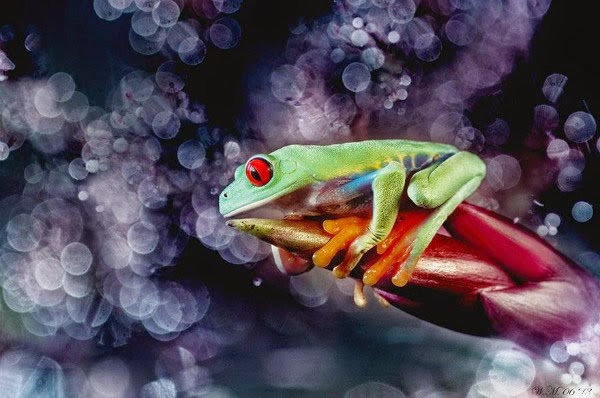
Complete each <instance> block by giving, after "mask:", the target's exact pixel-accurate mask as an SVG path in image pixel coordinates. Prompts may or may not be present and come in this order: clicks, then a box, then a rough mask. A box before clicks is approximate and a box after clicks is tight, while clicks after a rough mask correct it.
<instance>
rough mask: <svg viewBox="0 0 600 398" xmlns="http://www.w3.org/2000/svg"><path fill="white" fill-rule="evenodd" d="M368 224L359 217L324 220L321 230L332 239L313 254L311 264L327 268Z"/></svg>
mask: <svg viewBox="0 0 600 398" xmlns="http://www.w3.org/2000/svg"><path fill="white" fill-rule="evenodd" d="M368 222H369V221H368V220H367V219H364V218H360V217H344V218H338V219H335V220H325V221H324V222H323V229H324V230H325V231H326V232H327V233H330V234H332V235H333V238H331V240H330V241H329V242H327V243H326V244H325V245H324V246H323V247H321V248H320V249H319V250H317V251H316V252H315V253H314V254H313V258H312V259H313V263H314V264H315V265H316V266H318V267H322V268H325V267H327V266H328V265H329V263H331V260H332V259H333V258H334V257H335V256H336V255H337V254H338V253H339V252H340V251H342V250H346V249H347V248H348V246H350V244H351V243H352V241H354V239H356V238H357V237H358V236H359V235H361V234H362V233H363V232H364V231H365V229H366V228H367V225H368Z"/></svg>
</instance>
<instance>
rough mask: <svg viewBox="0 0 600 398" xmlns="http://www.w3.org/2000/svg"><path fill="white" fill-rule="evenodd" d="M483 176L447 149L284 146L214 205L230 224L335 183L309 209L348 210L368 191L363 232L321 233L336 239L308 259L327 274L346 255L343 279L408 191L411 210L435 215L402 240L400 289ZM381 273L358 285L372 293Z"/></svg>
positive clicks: (336, 228)
mask: <svg viewBox="0 0 600 398" xmlns="http://www.w3.org/2000/svg"><path fill="white" fill-rule="evenodd" d="M484 176H485V164H484V162H483V161H482V160H481V159H480V158H479V157H478V156H476V155H474V154H471V153H469V152H464V151H459V150H458V149H457V148H455V147H453V146H451V145H445V144H436V143H430V142H418V141H408V140H371V141H362V142H352V143H342V144H333V145H325V146H319V145H289V146H285V147H283V148H280V149H278V150H276V151H274V152H272V153H270V154H259V155H255V156H252V157H251V158H250V159H249V160H248V161H247V162H246V163H245V164H244V165H241V166H239V167H238V168H237V169H236V171H235V175H234V181H233V182H232V183H231V184H230V185H229V186H227V187H226V188H225V189H224V190H223V192H222V193H221V195H220V197H219V210H220V212H221V214H222V215H223V216H224V217H231V216H234V215H237V214H240V213H243V212H246V211H248V210H251V209H255V208H257V207H260V206H262V205H265V204H267V203H270V202H273V201H275V200H276V199H280V198H283V197H285V196H288V195H291V194H293V193H298V192H303V189H304V188H307V187H311V186H319V185H320V186H323V185H326V184H328V183H330V182H332V181H340V182H339V183H337V184H333V185H334V188H333V189H331V188H330V189H327V190H321V191H320V193H318V194H316V195H312V196H311V198H310V202H311V205H312V206H313V207H314V208H317V209H319V208H321V209H323V208H333V207H335V205H336V204H345V203H346V204H347V203H352V201H354V200H355V199H356V198H358V197H362V196H364V195H365V193H367V194H368V192H369V191H371V192H372V201H371V205H370V207H371V208H370V210H371V211H370V213H371V218H370V221H369V222H368V226H367V225H362V227H361V225H360V224H359V223H358V222H353V221H352V217H350V218H347V219H345V220H342V221H341V222H339V223H335V222H334V223H333V224H329V226H326V225H324V228H325V229H326V230H329V231H330V232H331V233H333V234H334V235H335V236H334V237H333V238H332V239H331V241H330V242H329V243H328V244H327V245H325V246H324V247H323V248H322V249H321V250H319V251H318V252H316V253H315V255H314V256H313V262H314V263H315V264H316V265H318V266H321V267H325V266H327V265H328V264H329V262H330V261H331V260H332V259H333V257H334V256H335V255H336V254H337V252H338V251H340V250H342V249H345V250H346V254H345V257H344V259H343V261H342V262H341V263H340V264H339V265H338V266H337V267H336V268H335V269H334V274H335V275H336V276H337V277H339V278H344V277H346V276H348V274H349V273H350V272H351V271H352V269H353V268H354V267H355V266H356V265H357V264H358V262H359V261H360V259H361V257H362V256H363V255H364V254H365V253H366V252H367V251H369V250H370V249H372V248H373V247H374V246H376V245H378V244H381V243H382V242H384V241H385V238H386V237H387V236H388V235H389V234H390V231H391V230H392V227H393V226H394V223H395V221H396V217H397V215H398V209H399V207H400V202H401V199H402V196H403V193H404V192H405V187H406V195H407V196H408V198H409V199H410V200H411V201H412V202H413V203H414V204H415V205H416V206H419V207H422V208H426V209H433V211H432V212H431V213H430V215H429V216H427V217H426V218H425V219H424V220H423V221H422V222H421V224H420V226H419V227H418V228H416V229H415V230H414V231H415V232H412V235H411V236H409V237H408V238H410V239H409V241H410V243H408V244H407V246H406V250H405V252H404V253H403V254H402V256H400V258H399V261H401V262H402V265H401V267H400V268H399V269H398V271H397V272H396V273H395V275H394V277H393V278H392V281H393V283H394V284H396V285H398V286H404V285H405V284H406V283H407V282H408V280H409V278H410V275H411V273H412V271H413V270H414V267H415V265H416V263H417V261H418V259H419V257H420V256H421V254H422V253H423V251H424V250H425V249H426V248H427V246H428V245H429V243H430V242H431V240H432V239H433V237H434V236H435V234H436V233H437V231H438V230H439V228H440V227H441V226H442V224H443V223H444V221H445V220H446V218H447V217H448V216H449V215H450V214H451V213H452V212H453V211H454V209H455V208H456V207H457V206H458V205H459V204H460V203H461V202H462V201H463V200H465V199H466V198H468V197H469V196H470V195H471V194H472V193H473V192H474V191H475V190H476V189H477V187H478V186H479V184H480V182H481V180H482V179H483V178H484ZM407 181H408V183H407ZM330 185H331V184H330ZM318 192H319V191H318ZM343 208H348V207H347V206H346V207H343ZM334 221H335V220H334ZM384 271H385V270H379V271H378V272H377V276H375V277H373V276H371V277H369V276H368V275H369V273H368V272H366V273H365V278H364V279H363V280H364V282H365V283H366V284H368V285H373V284H375V283H377V281H378V279H379V277H380V276H381V275H382V273H383V272H384ZM371 274H373V273H371Z"/></svg>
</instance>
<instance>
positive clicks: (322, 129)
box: [0, 0, 600, 398]
mask: <svg viewBox="0 0 600 398" xmlns="http://www.w3.org/2000/svg"><path fill="white" fill-rule="evenodd" d="M5 3H6V4H3V5H2V6H0V9H1V12H0V113H1V119H0V181H1V187H2V188H1V189H0V245H1V246H0V286H1V290H2V299H1V300H0V308H1V312H0V319H1V322H0V391H3V392H4V393H3V394H6V395H5V396H7V397H8V396H10V397H16V396H20V397H79V396H92V397H129V396H141V397H253V396H257V397H270V396H273V397H280V396H292V397H293V396H298V397H300V396H302V397H304V396H308V397H310V396H315V397H321V396H328V397H338V396H344V397H369V396H377V397H388V396H389V397H403V396H407V397H431V398H433V397H464V396H469V397H483V396H489V397H500V396H526V394H528V393H531V391H532V390H531V389H532V388H533V387H534V386H546V385H549V384H553V385H558V384H561V385H565V386H574V387H580V388H587V386H590V385H591V386H592V387H589V388H594V389H595V390H594V391H595V393H598V392H599V391H600V387H598V385H597V384H596V385H594V384H593V383H594V380H595V382H597V379H594V378H593V376H594V375H592V374H590V372H589V371H587V369H588V368H589V367H593V366H596V364H597V363H598V361H599V360H600V357H599V353H598V352H597V350H596V351H594V350H591V349H589V347H590V346H593V345H594V344H596V345H597V344H598V339H599V338H600V324H596V325H592V326H590V328H589V329H588V330H585V331H583V332H582V336H581V339H580V340H576V341H562V340H561V341H557V342H555V343H554V344H553V345H551V346H550V347H548V349H547V350H546V351H545V352H543V353H536V354H533V353H531V352H528V351H526V350H524V349H521V348H519V347H517V346H516V345H514V344H513V343H511V342H508V341H502V340H499V339H491V338H489V339H487V338H480V337H473V336H467V335H463V334H460V333H456V332H452V331H449V330H446V329H443V328H441V327H437V326H433V325H431V324H428V323H426V322H423V321H420V320H418V319H416V318H414V317H411V316H409V315H406V314H404V313H402V312H401V311H398V310H394V309H385V308H381V307H380V306H378V305H377V303H376V302H375V300H373V299H371V300H370V302H369V304H368V306H367V307H366V308H364V309H361V308H357V307H356V306H354V304H353V302H352V288H353V285H352V283H351V282H349V281H346V280H335V279H334V278H333V277H332V276H331V275H330V274H329V273H328V272H326V271H322V270H313V271H311V272H310V273H307V274H303V275H300V276H294V277H288V276H285V275H282V274H279V273H278V271H277V270H276V269H275V267H274V265H273V263H272V261H271V259H270V253H271V251H270V248H269V247H268V245H266V244H264V243H262V242H259V241H257V240H255V239H254V238H251V237H249V236H246V235H242V234H239V233H236V232H234V231H233V230H232V229H230V228H228V227H226V226H225V225H224V220H223V219H222V218H221V216H220V215H219V213H218V209H217V196H218V193H219V192H220V191H221V190H222V188H223V187H224V186H225V185H227V184H228V183H229V182H230V181H231V179H232V177H233V171H234V170H235V167H237V166H238V165H239V164H241V163H243V162H244V161H245V160H246V159H247V158H248V157H249V156H250V155H252V154H255V153H260V152H270V151H271V150H274V149H276V148H278V147H280V146H282V145H285V144H289V143H322V144H327V143H334V142H346V141H353V140H359V139H366V138H412V139H420V140H429V141H436V142H446V143H450V144H453V145H456V146H458V147H459V148H461V149H465V150H469V151H472V152H475V153H477V154H479V155H480V156H481V157H482V158H483V159H484V160H485V162H486V165H487V168H488V176H487V177H486V180H485V181H484V183H483V184H482V186H481V188H480V189H479V191H478V192H477V193H476V194H475V195H473V197H472V198H471V201H472V202H473V203H475V204H478V205H480V206H483V207H486V208H489V209H492V210H494V211H497V212H499V213H500V214H503V215H505V216H507V217H510V218H511V219H513V220H515V222H517V223H520V224H522V225H524V226H526V227H528V228H530V229H531V230H533V231H535V232H536V233H537V234H538V235H539V236H540V237H542V238H544V239H546V240H547V241H548V242H549V243H550V244H551V245H553V246H555V247H557V248H558V249H559V250H560V251H562V252H563V253H565V254H566V255H568V256H569V257H570V258H572V259H573V260H574V261H576V262H578V263H579V264H581V265H582V266H583V267H584V268H586V269H587V270H588V271H589V272H590V273H591V274H593V275H595V276H596V277H598V276H600V254H598V250H600V242H599V241H598V239H597V233H595V232H597V231H598V228H599V227H600V221H599V220H600V218H599V217H598V212H599V211H600V210H599V208H598V204H599V203H600V200H599V199H600V197H599V195H600V190H598V189H597V187H596V186H595V182H596V181H598V179H599V178H600V175H599V173H600V172H599V170H600V167H599V159H600V158H599V156H598V154H599V151H600V141H599V140H598V135H597V125H596V119H595V118H596V117H597V114H598V111H597V108H598V90H599V87H598V78H597V73H598V72H597V71H598V70H600V69H599V65H598V61H597V57H596V56H595V55H594V53H593V48H595V46H594V41H593V38H594V37H596V35H597V29H596V28H595V26H594V23H595V22H594V16H593V13H592V12H591V11H590V10H589V7H585V6H584V5H583V2H568V1H566V0H562V1H560V0H554V1H552V2H550V0H530V1H516V0H507V1H500V0H485V1H473V0H421V1H418V0H414V1H413V0H343V1H342V0H340V1H334V2H331V1H317V0H309V1H302V2H299V1H298V2H286V3H285V4H283V3H282V2H278V1H274V0H254V1H253V0H93V1H91V0H90V1H88V0H83V1H79V0H56V1H52V2H47V1H42V0H39V1H36V0H28V1H16V0H15V1H8V2H5ZM270 214H272V213H270ZM319 271H322V272H319ZM589 311H590V312H594V311H596V312H597V308H590V309H589ZM0 395H1V394H0ZM581 396H585V395H581ZM587 396H592V395H587Z"/></svg>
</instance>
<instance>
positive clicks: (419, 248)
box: [392, 152, 485, 286]
mask: <svg viewBox="0 0 600 398" xmlns="http://www.w3.org/2000/svg"><path fill="white" fill-rule="evenodd" d="M484 176H485V164H484V163H483V161H482V160H481V159H480V158H479V157H477V156H476V155H473V154H471V153H469V152H458V153H456V154H454V155H452V156H451V157H450V158H448V159H446V160H444V161H442V162H440V163H435V164H433V165H431V166H429V167H427V168H425V169H423V170H421V171H419V172H417V173H415V174H414V175H413V177H412V178H411V180H410V183H409V185H408V188H407V194H408V196H409V198H410V199H411V200H412V201H413V202H414V203H415V204H416V205H417V206H420V207H423V208H427V209H435V210H434V211H433V212H432V213H431V214H430V215H429V216H428V217H427V218H426V219H425V221H424V222H423V223H422V224H421V225H420V226H419V227H418V229H417V230H416V232H415V233H414V239H413V240H412V241H411V242H410V243H409V244H408V245H407V250H406V251H405V252H404V253H401V258H403V259H405V261H404V262H403V264H402V265H401V267H400V269H399V270H398V271H397V272H396V274H395V275H394V276H393V277H392V282H393V283H394V284H395V285H397V286H404V285H405V284H406V283H407V282H408V280H409V279H410V276H411V274H412V272H413V270H414V268H415V265H416V263H417V261H418V260H419V258H420V257H421V254H423V252H424V251H425V249H426V248H427V246H428V245H429V243H431V240H432V239H433V237H434V236H435V234H436V233H437V231H438V230H439V229H440V227H441V226H442V224H443V223H444V221H446V219H447V218H448V216H449V215H450V214H451V213H452V212H453V211H454V209H456V207H457V206H458V205H459V204H460V203H461V202H462V201H463V200H465V199H466V198H468V197H469V196H470V195H471V194H472V193H473V192H475V190H476V189H477V188H478V187H479V184H480V183H481V180H483V178H484Z"/></svg>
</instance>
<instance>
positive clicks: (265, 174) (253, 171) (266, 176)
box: [246, 158, 273, 187]
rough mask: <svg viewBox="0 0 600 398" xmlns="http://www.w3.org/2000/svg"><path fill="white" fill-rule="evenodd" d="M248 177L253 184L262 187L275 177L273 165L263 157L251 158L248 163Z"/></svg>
mask: <svg viewBox="0 0 600 398" xmlns="http://www.w3.org/2000/svg"><path fill="white" fill-rule="evenodd" d="M246 177H247V178H248V180H249V181H250V183H251V184H252V185H254V186H257V187H262V186H263V185H265V184H266V183H268V182H269V181H271V178H273V166H272V165H271V163H269V162H268V161H267V160H266V159H263V158H254V159H250V160H249V161H248V163H246Z"/></svg>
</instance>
